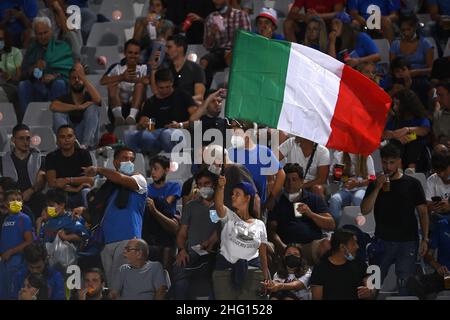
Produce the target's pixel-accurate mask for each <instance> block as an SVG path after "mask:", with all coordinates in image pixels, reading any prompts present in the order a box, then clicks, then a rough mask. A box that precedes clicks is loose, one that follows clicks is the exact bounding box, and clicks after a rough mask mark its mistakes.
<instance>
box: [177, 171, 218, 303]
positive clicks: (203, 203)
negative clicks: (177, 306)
mask: <svg viewBox="0 0 450 320" xmlns="http://www.w3.org/2000/svg"><path fill="white" fill-rule="evenodd" d="M195 183H196V186H197V188H198V190H199V195H200V197H199V199H195V200H192V201H191V202H189V203H188V204H186V206H184V207H183V214H182V215H181V225H180V229H179V230H178V233H177V247H178V254H177V258H176V262H175V266H174V268H173V275H174V276H173V278H174V283H173V287H172V288H173V292H174V299H176V300H185V299H188V298H192V297H191V296H190V295H189V293H190V291H191V290H190V289H191V286H192V285H195V282H194V279H195V280H197V279H198V280H199V279H202V280H207V282H208V283H209V285H211V272H212V267H213V266H212V261H211V260H212V258H213V257H212V255H211V254H208V255H206V256H205V255H199V254H198V253H197V250H194V249H195V248H196V247H197V248H198V247H200V249H202V250H206V251H207V252H209V253H212V252H213V251H214V249H215V245H216V243H217V241H218V232H217V228H216V225H215V224H214V223H213V222H212V221H211V219H210V209H211V208H212V206H213V201H214V188H215V186H216V183H217V175H215V174H213V173H211V172H210V171H208V170H207V169H203V170H201V171H199V172H198V173H197V174H196V175H195ZM211 294H212V292H210V293H209V295H210V296H211Z"/></svg>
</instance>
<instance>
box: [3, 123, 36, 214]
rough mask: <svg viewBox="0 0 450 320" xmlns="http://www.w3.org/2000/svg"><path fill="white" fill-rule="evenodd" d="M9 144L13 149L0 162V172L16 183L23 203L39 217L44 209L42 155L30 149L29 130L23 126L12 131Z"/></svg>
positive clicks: (19, 125) (17, 126) (20, 125)
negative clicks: (10, 143) (11, 144)
mask: <svg viewBox="0 0 450 320" xmlns="http://www.w3.org/2000/svg"><path fill="white" fill-rule="evenodd" d="M11 142H12V143H13V144H14V148H13V149H12V150H11V151H8V152H7V153H6V154H5V155H4V156H3V157H2V159H1V161H0V168H1V170H0V172H2V175H3V176H4V177H10V178H12V179H13V180H14V182H16V183H17V187H18V188H19V190H20V191H21V192H22V197H23V202H24V203H25V204H26V205H27V206H29V207H30V208H31V210H32V211H33V212H34V213H35V214H36V215H39V214H40V213H41V211H42V209H43V208H44V207H45V199H44V195H43V194H42V192H41V191H42V189H43V188H44V187H45V166H44V158H43V155H42V154H41V153H40V152H39V151H38V150H36V149H34V148H31V147H30V142H31V134H30V128H28V126H27V125H24V124H18V125H16V126H15V127H14V128H13V130H12V137H11Z"/></svg>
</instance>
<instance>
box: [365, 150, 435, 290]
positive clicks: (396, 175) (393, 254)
mask: <svg viewBox="0 0 450 320" xmlns="http://www.w3.org/2000/svg"><path fill="white" fill-rule="evenodd" d="M380 155H381V162H382V165H383V171H384V175H380V176H379V177H378V178H377V180H376V181H373V182H371V183H370V184H369V186H368V188H367V190H366V194H365V196H364V200H363V201H362V203H361V212H362V214H363V215H367V214H369V213H370V212H371V211H372V210H374V216H375V224H376V228H375V237H376V239H377V242H378V243H379V245H380V247H382V248H384V249H383V250H379V252H377V253H376V258H375V260H378V261H376V262H377V264H378V265H379V266H380V269H381V283H383V280H384V279H385V278H386V275H387V273H388V271H389V267H390V266H391V264H393V263H395V273H396V275H397V284H398V290H399V294H400V295H401V296H406V295H408V292H407V288H406V281H407V280H408V278H409V277H411V276H413V275H414V271H415V269H416V259H417V251H418V252H419V255H420V256H421V257H422V256H424V255H425V253H426V252H427V249H428V241H429V239H428V225H429V222H428V211H427V206H426V200H425V194H424V191H423V189H422V186H421V184H420V182H419V181H418V180H417V179H415V178H413V177H410V176H408V175H404V174H402V173H401V172H400V171H399V169H400V167H401V153H400V149H399V148H398V147H397V146H396V145H394V144H392V143H389V144H387V145H385V146H384V147H382V148H381V149H380ZM382 188H383V191H382ZM415 210H417V212H418V213H419V220H420V230H421V232H422V240H421V241H420V244H419V233H418V223H417V219H416V213H415Z"/></svg>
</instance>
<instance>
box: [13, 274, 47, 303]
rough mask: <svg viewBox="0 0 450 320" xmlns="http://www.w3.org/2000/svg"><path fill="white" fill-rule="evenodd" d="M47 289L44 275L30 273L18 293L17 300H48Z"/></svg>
mask: <svg viewBox="0 0 450 320" xmlns="http://www.w3.org/2000/svg"><path fill="white" fill-rule="evenodd" d="M48 299H49V288H48V285H47V278H46V276H45V275H44V274H40V273H31V274H29V275H28V277H27V278H26V279H25V283H24V287H23V288H22V289H20V291H19V300H48Z"/></svg>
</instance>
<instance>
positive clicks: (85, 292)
mask: <svg viewBox="0 0 450 320" xmlns="http://www.w3.org/2000/svg"><path fill="white" fill-rule="evenodd" d="M105 286H106V279H105V274H104V273H103V271H102V270H101V269H99V268H90V269H87V270H86V271H85V272H84V273H83V289H80V290H78V297H77V298H78V299H77V300H110V298H109V295H110V291H109V289H108V288H106V287H105Z"/></svg>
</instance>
